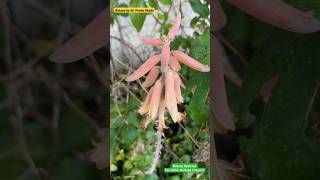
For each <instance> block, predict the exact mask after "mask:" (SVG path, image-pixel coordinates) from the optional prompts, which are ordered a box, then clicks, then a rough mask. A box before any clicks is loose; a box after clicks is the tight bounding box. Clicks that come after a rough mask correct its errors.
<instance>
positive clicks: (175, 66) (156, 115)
mask: <svg viewBox="0 0 320 180" xmlns="http://www.w3.org/2000/svg"><path fill="white" fill-rule="evenodd" d="M180 22H181V14H180V12H177V14H176V18H175V21H174V23H173V26H172V28H171V29H170V30H169V33H168V35H167V36H166V37H163V38H161V39H154V38H148V37H145V38H143V39H142V41H143V43H144V44H147V45H150V46H161V54H160V55H154V56H151V57H150V58H149V59H148V60H147V61H146V62H145V63H143V64H142V65H141V66H140V67H139V68H138V69H137V70H136V71H134V72H133V73H132V74H131V75H130V76H128V78H127V81H135V80H137V79H139V78H141V77H142V76H144V75H146V74H147V73H148V75H147V77H146V79H145V81H144V83H143V84H142V85H143V87H151V86H152V87H151V88H150V90H149V92H148V94H147V96H146V98H145V100H144V102H143V103H142V105H141V107H140V109H139V110H138V112H139V113H140V114H141V115H145V114H147V118H149V119H158V130H159V131H163V130H164V129H166V128H167V126H166V125H165V113H166V112H168V113H169V114H170V116H171V118H172V120H173V122H175V123H176V122H180V121H181V120H182V118H183V115H182V113H180V112H179V111H178V104H181V103H183V97H182V95H181V87H182V88H184V84H183V83H182V80H181V78H180V75H179V71H180V69H181V66H180V63H183V64H185V65H186V66H188V67H190V68H193V69H195V70H197V71H200V72H209V71H210V68H209V67H208V66H207V65H204V64H201V63H200V62H198V61H197V60H195V59H193V58H192V57H190V56H188V55H187V54H185V53H183V52H181V51H179V50H175V51H171V50H170V42H171V41H172V40H174V38H175V36H176V34H177V32H178V30H179V27H180ZM159 62H160V67H159V66H157V64H158V63H159ZM159 75H160V77H159ZM158 77H159V78H158ZM144 127H145V126H144Z"/></svg>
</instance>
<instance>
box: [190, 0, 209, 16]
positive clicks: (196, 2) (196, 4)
mask: <svg viewBox="0 0 320 180" xmlns="http://www.w3.org/2000/svg"><path fill="white" fill-rule="evenodd" d="M189 2H190V5H191V8H192V10H193V11H194V12H195V13H198V14H199V15H200V16H202V17H208V16H209V7H208V6H207V5H206V4H202V2H201V1H200V0H189Z"/></svg>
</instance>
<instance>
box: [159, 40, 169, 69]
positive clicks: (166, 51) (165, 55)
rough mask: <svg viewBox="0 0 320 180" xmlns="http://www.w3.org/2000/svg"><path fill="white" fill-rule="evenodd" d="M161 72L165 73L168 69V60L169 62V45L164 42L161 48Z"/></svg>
mask: <svg viewBox="0 0 320 180" xmlns="http://www.w3.org/2000/svg"><path fill="white" fill-rule="evenodd" d="M161 55H162V59H161V70H162V71H165V70H166V69H167V68H168V65H169V60H170V43H169V42H166V43H164V44H163V46H162V50H161Z"/></svg>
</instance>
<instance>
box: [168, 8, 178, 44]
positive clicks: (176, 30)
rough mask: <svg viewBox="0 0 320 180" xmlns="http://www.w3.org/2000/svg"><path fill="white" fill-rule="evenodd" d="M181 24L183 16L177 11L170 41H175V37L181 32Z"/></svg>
mask: <svg viewBox="0 0 320 180" xmlns="http://www.w3.org/2000/svg"><path fill="white" fill-rule="evenodd" d="M180 23H181V14H180V12H179V11H177V14H176V19H175V21H174V23H173V26H172V28H171V29H170V31H169V33H168V39H174V37H175V36H176V34H177V32H178V30H179V27H180Z"/></svg>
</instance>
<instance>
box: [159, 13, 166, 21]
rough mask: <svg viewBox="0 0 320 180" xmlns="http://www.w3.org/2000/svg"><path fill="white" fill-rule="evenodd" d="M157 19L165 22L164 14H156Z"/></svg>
mask: <svg viewBox="0 0 320 180" xmlns="http://www.w3.org/2000/svg"><path fill="white" fill-rule="evenodd" d="M157 17H158V19H159V20H161V21H165V20H166V16H165V14H163V13H162V12H158V13H157Z"/></svg>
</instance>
